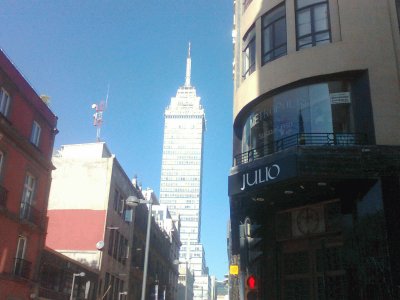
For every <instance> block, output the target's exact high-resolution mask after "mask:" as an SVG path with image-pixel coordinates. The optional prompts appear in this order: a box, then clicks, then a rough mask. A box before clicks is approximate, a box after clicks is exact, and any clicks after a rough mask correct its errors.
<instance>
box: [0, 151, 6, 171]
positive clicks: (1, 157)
mask: <svg viewBox="0 0 400 300" xmlns="http://www.w3.org/2000/svg"><path fill="white" fill-rule="evenodd" d="M4 156H5V155H4V152H3V151H2V150H1V149H0V178H1V177H2V174H3V165H4Z"/></svg>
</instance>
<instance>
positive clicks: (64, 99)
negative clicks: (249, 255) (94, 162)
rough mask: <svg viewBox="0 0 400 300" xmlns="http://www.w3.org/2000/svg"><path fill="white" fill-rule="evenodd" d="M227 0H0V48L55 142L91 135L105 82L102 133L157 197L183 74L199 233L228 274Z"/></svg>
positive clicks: (210, 257) (213, 261)
mask: <svg viewBox="0 0 400 300" xmlns="http://www.w3.org/2000/svg"><path fill="white" fill-rule="evenodd" d="M232 6H233V1H232V0H212V1H205V0H144V1H138V0H131V1H128V0H126V1H81V0H74V1H65V0H63V1H54V0H48V1H25V0H18V1H15V0H10V1H8V0H6V1H4V0H0V7H1V9H0V47H1V48H2V49H3V50H4V51H5V53H6V54H7V55H8V57H9V58H10V59H11V61H12V62H13V63H14V64H15V65H16V67H17V68H18V70H19V71H20V72H21V73H22V74H23V75H24V76H25V78H26V79H27V80H28V82H30V84H31V85H32V86H33V88H34V89H35V90H36V91H37V93H38V94H39V95H40V94H46V95H48V96H50V97H51V103H50V108H51V109H52V111H53V112H54V113H55V114H56V115H57V116H58V118H59V119H58V129H59V131H60V132H59V134H58V135H57V137H56V142H55V149H58V148H59V147H60V146H61V145H64V144H75V143H88V142H95V140H96V129H95V128H94V127H93V120H92V116H93V113H94V110H93V109H92V108H91V105H92V104H93V103H98V102H99V101H100V100H104V99H105V96H106V93H107V86H108V84H109V85H110V92H109V102H108V108H107V110H106V112H105V115H104V124H103V127H102V129H101V139H102V140H103V141H105V142H106V143H107V145H108V147H109V149H110V151H111V152H112V153H114V154H115V155H116V157H117V159H118V161H119V162H120V163H121V165H122V167H123V168H124V170H125V172H126V173H127V175H128V176H129V177H133V176H134V175H135V174H137V176H138V180H139V181H140V182H141V183H142V185H143V188H146V187H151V188H153V189H154V190H155V191H156V193H157V195H159V185H160V172H161V156H162V144H163V126H164V110H165V108H166V106H167V105H168V104H169V102H170V98H171V97H173V96H175V94H176V91H177V89H178V87H179V86H181V85H183V84H184V82H185V66H186V56H187V50H188V49H187V48H188V43H189V41H190V42H191V45H192V47H191V57H192V80H191V82H192V85H194V86H195V87H196V90H197V94H198V95H199V96H200V97H201V102H202V105H203V106H204V108H205V112H206V119H207V131H206V133H205V144H204V161H203V165H204V169H203V207H202V208H203V211H202V232H201V241H202V243H203V244H204V247H205V251H206V260H207V265H208V267H209V269H210V274H211V275H216V276H217V278H219V279H222V277H223V275H224V274H226V273H227V272H228V258H227V246H226V245H227V244H226V236H227V235H226V231H227V230H226V229H227V222H228V218H229V199H228V196H227V193H228V188H227V179H228V174H229V169H230V167H231V156H232V155H231V153H232V151H231V148H232V147H231V145H232V89H233V88H232V37H231V31H232V18H233V17H232V16H233V15H232Z"/></svg>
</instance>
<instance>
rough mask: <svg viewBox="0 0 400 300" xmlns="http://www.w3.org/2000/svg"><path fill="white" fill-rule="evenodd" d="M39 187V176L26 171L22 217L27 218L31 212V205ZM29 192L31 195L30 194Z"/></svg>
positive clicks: (21, 209)
mask: <svg viewBox="0 0 400 300" xmlns="http://www.w3.org/2000/svg"><path fill="white" fill-rule="evenodd" d="M36 188H37V178H36V177H35V176H33V175H32V174H31V173H26V175H25V180H24V186H23V192H22V198H21V205H20V206H21V207H20V218H21V219H27V218H29V216H30V214H31V206H32V204H33V201H34V198H35V193H36ZM28 192H29V196H27V195H28Z"/></svg>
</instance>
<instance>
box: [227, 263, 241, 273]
mask: <svg viewBox="0 0 400 300" xmlns="http://www.w3.org/2000/svg"><path fill="white" fill-rule="evenodd" d="M229 274H230V275H238V274H239V266H238V265H230V266H229Z"/></svg>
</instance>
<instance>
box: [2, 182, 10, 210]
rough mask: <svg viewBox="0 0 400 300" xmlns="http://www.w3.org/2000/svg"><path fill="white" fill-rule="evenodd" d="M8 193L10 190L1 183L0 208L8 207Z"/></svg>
mask: <svg viewBox="0 0 400 300" xmlns="http://www.w3.org/2000/svg"><path fill="white" fill-rule="evenodd" d="M7 193H8V191H7V190H6V189H5V188H4V187H3V186H2V185H0V208H2V207H3V208H5V207H7Z"/></svg>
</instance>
